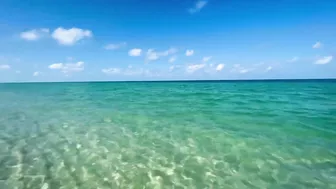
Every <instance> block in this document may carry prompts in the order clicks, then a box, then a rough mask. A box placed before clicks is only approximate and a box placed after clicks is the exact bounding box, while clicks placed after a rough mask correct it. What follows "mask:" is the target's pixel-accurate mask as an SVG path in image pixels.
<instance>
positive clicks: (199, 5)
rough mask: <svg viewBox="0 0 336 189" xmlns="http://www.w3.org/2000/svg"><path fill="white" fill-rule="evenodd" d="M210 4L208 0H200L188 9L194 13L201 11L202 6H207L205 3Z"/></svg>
mask: <svg viewBox="0 0 336 189" xmlns="http://www.w3.org/2000/svg"><path fill="white" fill-rule="evenodd" d="M207 4H208V1H204V0H199V1H197V2H196V3H195V5H194V6H193V7H192V8H190V9H189V10H188V11H189V13H190V14H194V13H197V12H199V11H200V10H201V9H202V8H204V7H205V5H207Z"/></svg>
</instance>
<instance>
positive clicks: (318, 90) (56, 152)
mask: <svg viewBox="0 0 336 189" xmlns="http://www.w3.org/2000/svg"><path fill="white" fill-rule="evenodd" d="M0 188H1V189H7V188H10V189H14V188H16V189H21V188H22V189H23V188H25V189H27V188H34V189H36V188H38V189H39V188H42V189H58V188H62V189H65V188H68V189H74V188H81V189H82V188H83V189H92V188H100V189H103V188H137V189H143V188H167V189H172V188H175V189H178V188H179V189H182V188H188V189H189V188H195V189H198V188H201V189H203V188H208V189H214V188H223V189H236V188H237V189H244V188H256V189H260V188H272V189H273V188H274V189H280V188H283V189H291V188H293V189H294V188H295V189H299V188H305V189H306V188H319V189H324V188H326V189H328V188H336V82H335V80H334V81H331V80H330V81H272V82H265V81H258V82H257V81H253V82H248V81H240V82H120V83H31V84H28V83H27V84H0Z"/></svg>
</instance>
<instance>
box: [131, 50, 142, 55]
mask: <svg viewBox="0 0 336 189" xmlns="http://www.w3.org/2000/svg"><path fill="white" fill-rule="evenodd" d="M141 52H142V50H141V49H131V50H130V51H129V52H128V55H129V56H141Z"/></svg>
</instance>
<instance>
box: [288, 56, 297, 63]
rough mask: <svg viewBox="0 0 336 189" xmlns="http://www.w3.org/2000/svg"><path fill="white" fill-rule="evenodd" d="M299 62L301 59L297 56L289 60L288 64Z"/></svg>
mask: <svg viewBox="0 0 336 189" xmlns="http://www.w3.org/2000/svg"><path fill="white" fill-rule="evenodd" d="M298 60H299V57H297V56H295V57H293V58H292V59H290V60H288V61H287V62H297V61H298Z"/></svg>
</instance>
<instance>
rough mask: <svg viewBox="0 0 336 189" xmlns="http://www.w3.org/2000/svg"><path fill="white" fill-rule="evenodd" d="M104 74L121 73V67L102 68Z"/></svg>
mask: <svg viewBox="0 0 336 189" xmlns="http://www.w3.org/2000/svg"><path fill="white" fill-rule="evenodd" d="M102 72H103V73H104V74H119V73H121V69H119V68H104V69H102Z"/></svg>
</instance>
